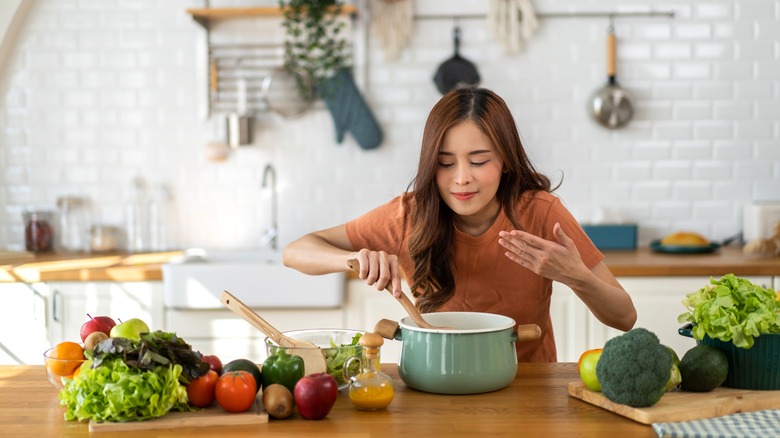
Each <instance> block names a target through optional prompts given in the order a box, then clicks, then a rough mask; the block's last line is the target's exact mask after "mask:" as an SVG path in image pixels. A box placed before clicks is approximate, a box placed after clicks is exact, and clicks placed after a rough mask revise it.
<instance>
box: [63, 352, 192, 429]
mask: <svg viewBox="0 0 780 438" xmlns="http://www.w3.org/2000/svg"><path fill="white" fill-rule="evenodd" d="M181 373H182V367H181V365H178V364H173V365H168V366H158V367H155V368H154V369H152V370H143V369H139V368H135V367H130V366H128V365H127V364H126V363H125V362H124V361H123V360H122V359H118V358H117V359H111V360H105V361H103V363H102V364H101V366H99V367H96V368H87V367H84V368H83V369H82V370H81V373H80V375H79V376H77V377H76V378H75V379H74V380H71V381H68V382H67V384H66V385H65V387H64V388H63V389H62V390H61V391H60V393H59V398H60V405H62V406H65V407H66V409H67V410H66V412H65V420H69V421H70V420H79V421H83V420H95V421H98V422H103V421H117V422H119V421H138V420H147V419H151V418H156V417H161V416H163V415H165V414H166V413H168V411H170V410H172V409H176V410H179V411H189V410H193V408H192V407H190V406H189V405H188V404H187V401H188V398H187V390H186V388H185V387H184V386H183V385H181V384H180V383H179V377H180V375H181Z"/></svg>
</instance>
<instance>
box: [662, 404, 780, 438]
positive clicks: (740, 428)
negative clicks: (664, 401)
mask: <svg viewBox="0 0 780 438" xmlns="http://www.w3.org/2000/svg"><path fill="white" fill-rule="evenodd" d="M653 430H655V433H657V434H658V436H659V437H661V438H667V437H669V438H747V437H750V438H755V437H762V438H764V437H766V438H768V437H780V410H767V411H755V412H744V413H740V414H731V415H724V416H722V417H716V418H708V419H704V420H693V421H681V422H678V423H653Z"/></svg>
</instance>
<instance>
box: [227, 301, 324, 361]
mask: <svg viewBox="0 0 780 438" xmlns="http://www.w3.org/2000/svg"><path fill="white" fill-rule="evenodd" d="M220 301H221V302H222V304H223V305H224V306H225V307H227V308H228V309H230V310H231V311H232V312H233V313H235V314H236V315H238V316H240V317H241V318H243V319H244V320H245V321H247V322H249V323H250V324H252V325H253V326H255V328H257V329H258V330H260V331H261V332H263V333H264V334H265V335H266V336H268V337H269V338H271V339H273V340H274V342H276V343H277V344H279V346H281V347H284V348H286V349H287V352H288V353H290V354H295V355H298V356H300V357H301V359H303V365H304V368H305V373H306V375H309V374H314V373H324V372H326V371H327V370H328V364H327V363H326V362H325V356H323V355H322V350H321V349H320V347H318V346H316V345H314V344H312V343H311V342H308V341H302V340H299V339H293V338H291V337H289V336H285V335H284V333H282V332H280V331H279V330H277V329H276V328H275V327H274V326H272V325H271V324H269V323H268V321H266V320H264V319H263V318H261V317H260V315H258V314H257V313H255V311H254V310H252V309H250V308H249V307H248V306H247V305H246V304H244V303H243V302H241V300H239V299H238V298H236V297H235V296H233V294H231V293H230V292H228V291H222V297H221V298H220Z"/></svg>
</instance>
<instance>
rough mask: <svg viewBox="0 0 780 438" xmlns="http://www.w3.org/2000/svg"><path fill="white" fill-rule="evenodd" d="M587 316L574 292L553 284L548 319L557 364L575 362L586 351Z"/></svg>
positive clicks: (583, 305)
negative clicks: (550, 323) (551, 329)
mask: <svg viewBox="0 0 780 438" xmlns="http://www.w3.org/2000/svg"><path fill="white" fill-rule="evenodd" d="M589 314H590V312H589V311H588V308H587V307H585V304H584V303H583V302H582V301H581V300H580V299H579V298H578V297H577V295H576V294H575V293H574V291H572V290H571V289H570V288H569V287H568V286H565V285H563V284H561V283H558V282H555V281H554V282H553V292H552V300H551V302H550V319H551V320H552V325H553V333H554V334H555V349H556V350H557V352H558V362H577V360H579V358H580V355H581V354H582V352H583V351H585V350H587V349H588V333H587V331H586V330H585V329H584V328H585V327H586V325H587V316H588V315H589Z"/></svg>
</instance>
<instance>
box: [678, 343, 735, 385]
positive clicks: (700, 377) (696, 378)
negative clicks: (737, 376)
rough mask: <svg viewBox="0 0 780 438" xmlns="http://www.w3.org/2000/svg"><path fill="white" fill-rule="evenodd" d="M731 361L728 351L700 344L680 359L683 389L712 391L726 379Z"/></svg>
mask: <svg viewBox="0 0 780 438" xmlns="http://www.w3.org/2000/svg"><path fill="white" fill-rule="evenodd" d="M728 373H729V362H728V359H727V358H726V353H724V352H723V351H721V350H720V349H719V348H717V347H713V346H712V345H705V344H699V345H697V346H695V347H693V348H691V349H690V350H688V351H687V352H686V353H685V354H684V355H683V358H682V359H681V360H680V375H681V376H682V383H681V384H680V389H682V390H683V391H694V392H707V391H712V390H713V389H715V388H717V387H718V386H720V385H722V384H723V382H725V381H726V376H727V375H728Z"/></svg>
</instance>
